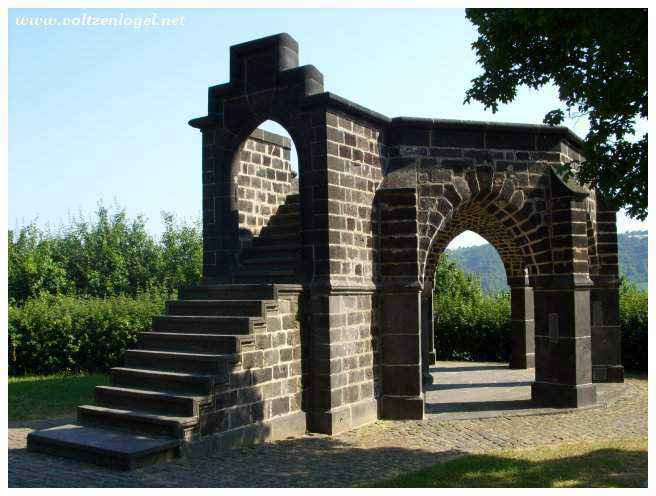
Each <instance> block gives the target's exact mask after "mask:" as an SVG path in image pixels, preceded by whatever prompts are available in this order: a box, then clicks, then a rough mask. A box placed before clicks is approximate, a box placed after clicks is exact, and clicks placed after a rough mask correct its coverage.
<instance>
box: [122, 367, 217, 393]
mask: <svg viewBox="0 0 656 496" xmlns="http://www.w3.org/2000/svg"><path fill="white" fill-rule="evenodd" d="M225 379H226V377H221V376H216V375H208V374H192V373H186V372H168V371H163V370H149V369H138V368H129V367H114V368H112V369H111V371H110V381H111V383H112V384H113V385H114V386H123V387H135V388H138V387H143V388H152V389H162V390H170V391H185V392H189V393H193V394H199V395H208V394H212V392H213V390H214V385H215V384H221V383H224V382H225Z"/></svg>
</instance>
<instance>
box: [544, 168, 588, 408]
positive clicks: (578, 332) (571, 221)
mask: <svg viewBox="0 0 656 496" xmlns="http://www.w3.org/2000/svg"><path fill="white" fill-rule="evenodd" d="M554 176H555V174H554ZM558 181H560V179H559V178H557V177H555V181H552V194H553V197H552V199H551V254H552V261H553V262H552V264H551V267H552V274H544V275H541V274H539V275H537V274H536V275H534V277H533V279H534V281H532V282H533V287H534V299H535V383H534V384H533V387H532V392H531V396H532V399H533V400H534V401H536V402H537V403H539V404H542V405H547V406H554V407H581V406H586V405H590V404H593V403H595V401H596V389H595V386H594V384H592V361H591V337H590V336H591V330H590V287H591V286H592V281H590V279H589V277H588V253H587V246H588V245H587V235H586V221H585V220H586V219H585V205H584V202H583V200H584V198H585V196H584V195H583V194H581V193H578V194H577V193H576V192H572V191H571V190H569V189H568V188H567V186H565V185H564V184H563V183H562V182H560V183H558Z"/></svg>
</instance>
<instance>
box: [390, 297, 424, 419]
mask: <svg viewBox="0 0 656 496" xmlns="http://www.w3.org/2000/svg"><path fill="white" fill-rule="evenodd" d="M420 329H421V293H420V292H419V291H416V290H415V291H411V290H410V291H409V290H407V289H405V290H404V289H402V288H386V289H384V290H383V291H382V293H381V343H382V363H381V382H382V398H381V417H382V418H384V419H391V420H401V419H414V420H421V419H423V418H424V395H423V392H422V366H421V339H420Z"/></svg>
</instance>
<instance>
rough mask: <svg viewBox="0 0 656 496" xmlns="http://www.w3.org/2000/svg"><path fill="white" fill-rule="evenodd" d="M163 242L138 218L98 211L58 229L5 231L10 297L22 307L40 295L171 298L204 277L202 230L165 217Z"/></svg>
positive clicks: (118, 209) (121, 213)
mask: <svg viewBox="0 0 656 496" xmlns="http://www.w3.org/2000/svg"><path fill="white" fill-rule="evenodd" d="M162 215H163V218H164V224H165V229H164V233H163V234H162V237H161V239H160V240H156V239H155V238H153V236H152V235H151V234H149V233H148V231H147V229H146V223H145V220H144V219H143V218H142V217H141V216H139V217H137V218H135V219H132V220H130V219H128V218H127V215H126V213H125V211H124V210H123V209H120V208H115V209H107V208H105V207H103V206H102V205H101V206H99V207H98V209H97V211H96V212H95V216H94V217H93V218H91V219H89V220H87V219H85V218H83V217H79V218H73V219H71V220H70V222H69V224H68V225H66V226H62V227H61V228H60V229H59V230H58V231H56V232H50V231H45V232H44V231H41V230H40V229H39V228H38V227H37V226H36V225H35V224H34V223H32V224H30V225H29V226H25V227H22V228H20V229H19V230H18V232H13V231H9V248H8V249H9V264H8V269H9V298H10V302H12V303H17V304H22V303H23V302H25V301H26V300H28V299H29V298H32V297H36V296H38V295H40V294H42V293H47V294H50V295H70V296H73V295H79V296H84V297H98V298H106V297H112V296H117V295H126V296H137V295H140V294H143V293H153V294H159V293H162V292H164V293H167V294H170V293H171V292H172V291H174V290H176V289H177V288H179V287H181V286H187V285H189V284H193V283H196V282H198V281H199V280H200V277H201V265H202V251H203V250H202V229H201V227H200V223H199V221H196V222H195V223H193V224H187V223H185V222H177V221H176V220H175V218H174V216H173V215H171V214H167V213H162Z"/></svg>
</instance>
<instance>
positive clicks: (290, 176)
mask: <svg viewBox="0 0 656 496" xmlns="http://www.w3.org/2000/svg"><path fill="white" fill-rule="evenodd" d="M290 158H291V140H290V139H289V138H286V137H284V136H279V135H277V134H274V133H271V132H268V131H265V130H263V129H256V130H255V131H253V132H252V133H251V135H250V136H249V137H248V139H247V140H246V141H245V142H244V145H243V147H242V149H241V151H240V152H239V164H238V167H237V171H236V175H235V178H234V180H235V183H236V185H237V193H236V198H237V207H238V210H239V230H240V238H241V239H242V240H248V239H250V238H252V237H255V236H258V235H259V234H260V231H261V230H262V228H263V227H264V226H266V224H267V222H268V221H269V218H270V217H271V216H272V215H274V214H275V213H276V211H277V209H278V207H279V206H280V205H282V204H283V203H284V202H285V198H286V197H287V195H289V194H291V193H293V192H295V188H294V186H295V182H294V176H295V174H294V173H293V171H292V168H291V161H290ZM296 189H297V186H296Z"/></svg>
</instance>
